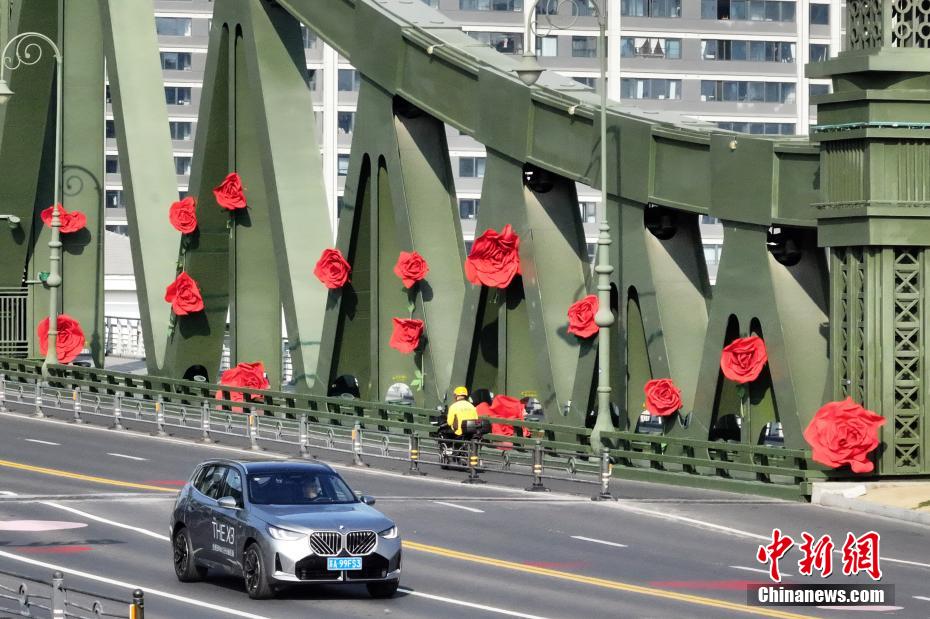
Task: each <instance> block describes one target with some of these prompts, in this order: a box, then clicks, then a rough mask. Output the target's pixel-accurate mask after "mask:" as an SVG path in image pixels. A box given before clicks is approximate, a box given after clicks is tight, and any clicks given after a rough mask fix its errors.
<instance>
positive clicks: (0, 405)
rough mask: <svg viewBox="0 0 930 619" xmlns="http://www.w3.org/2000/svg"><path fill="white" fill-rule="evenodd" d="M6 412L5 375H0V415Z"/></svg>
mask: <svg viewBox="0 0 930 619" xmlns="http://www.w3.org/2000/svg"><path fill="white" fill-rule="evenodd" d="M5 412H6V374H0V413H5Z"/></svg>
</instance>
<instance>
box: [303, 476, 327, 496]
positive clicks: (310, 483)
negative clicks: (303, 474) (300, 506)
mask: <svg viewBox="0 0 930 619" xmlns="http://www.w3.org/2000/svg"><path fill="white" fill-rule="evenodd" d="M322 491H323V489H322V488H321V487H320V480H319V478H317V477H311V478H308V479H307V480H306V481H304V487H303V498H304V500H306V501H313V500H315V499H316V498H317V497H319V496H320V494H321V493H322Z"/></svg>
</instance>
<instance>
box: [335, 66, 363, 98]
mask: <svg viewBox="0 0 930 619" xmlns="http://www.w3.org/2000/svg"><path fill="white" fill-rule="evenodd" d="M361 79H362V78H360V77H359V75H358V71H356V70H355V69H339V77H338V80H339V92H358V88H359V86H360V85H361Z"/></svg>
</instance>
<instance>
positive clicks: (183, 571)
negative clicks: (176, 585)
mask: <svg viewBox="0 0 930 619" xmlns="http://www.w3.org/2000/svg"><path fill="white" fill-rule="evenodd" d="M171 546H172V549H173V550H174V573H175V575H176V576H177V577H178V580H180V581H181V582H197V581H198V580H203V579H204V577H205V576H206V575H207V568H205V567H202V566H200V565H197V564H196V563H195V562H194V551H193V548H194V547H193V545H192V544H191V538H190V535H189V534H188V532H187V529H186V528H184V527H182V528H180V529H178V530H177V531H176V532H175V534H174V541H172V543H171Z"/></svg>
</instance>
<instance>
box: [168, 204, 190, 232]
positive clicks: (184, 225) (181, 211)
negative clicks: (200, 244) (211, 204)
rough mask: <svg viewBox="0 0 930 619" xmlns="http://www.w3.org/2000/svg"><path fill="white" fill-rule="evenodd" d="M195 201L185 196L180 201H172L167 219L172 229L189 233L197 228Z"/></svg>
mask: <svg viewBox="0 0 930 619" xmlns="http://www.w3.org/2000/svg"><path fill="white" fill-rule="evenodd" d="M196 207H197V201H196V200H194V198H193V197H192V196H187V197H186V198H184V199H183V200H181V201H180V202H174V203H172V205H171V208H169V209H168V220H169V221H170V222H171V225H172V226H174V229H175V230H177V231H178V232H180V233H182V234H190V233H191V232H193V231H194V230H196V229H197V211H196Z"/></svg>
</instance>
